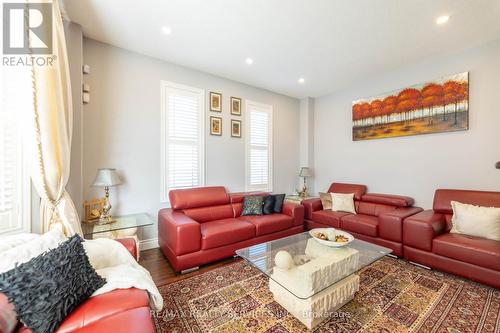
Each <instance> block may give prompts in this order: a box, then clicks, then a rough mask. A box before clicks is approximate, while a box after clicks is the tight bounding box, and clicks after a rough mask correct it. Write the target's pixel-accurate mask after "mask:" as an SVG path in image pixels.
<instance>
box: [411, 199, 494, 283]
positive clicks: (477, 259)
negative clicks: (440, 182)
mask: <svg viewBox="0 0 500 333" xmlns="http://www.w3.org/2000/svg"><path fill="white" fill-rule="evenodd" d="M451 201H458V202H461V203H467V204H472V205H479V206H487V207H500V192H483V191H466V190H444V189H441V190H436V193H435V194H434V205H433V209H431V210H426V211H424V212H421V213H419V214H416V215H413V216H411V217H409V218H407V219H406V221H405V223H404V228H403V241H404V256H405V258H406V259H407V260H409V261H413V262H416V263H419V264H422V265H425V266H429V267H432V268H435V269H439V270H442V271H445V272H449V273H453V274H456V275H460V276H463V277H466V278H468V279H471V280H474V281H478V282H481V283H485V284H489V285H491V286H493V287H495V288H500V242H498V241H494V240H489V239H484V238H479V237H473V236H466V235H460V234H455V233H453V234H452V233H450V232H449V231H450V229H451V226H452V225H451V218H452V216H453V210H452V208H451Z"/></svg>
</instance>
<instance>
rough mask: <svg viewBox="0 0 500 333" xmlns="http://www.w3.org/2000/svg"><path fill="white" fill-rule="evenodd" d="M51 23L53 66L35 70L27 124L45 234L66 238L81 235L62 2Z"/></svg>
mask: <svg viewBox="0 0 500 333" xmlns="http://www.w3.org/2000/svg"><path fill="white" fill-rule="evenodd" d="M27 5H28V7H29V3H28V4H27ZM52 20H53V24H52V27H47V31H44V33H47V34H49V33H52V34H53V55H52V57H53V58H54V61H53V64H52V66H36V65H33V66H32V84H33V87H32V88H33V109H32V112H31V114H30V115H29V117H28V119H27V124H26V125H27V128H28V129H27V131H26V132H27V136H28V140H27V142H28V148H29V151H30V152H31V154H30V155H31V158H32V161H31V179H32V181H33V185H34V187H35V188H36V190H37V192H38V194H39V195H40V198H41V206H40V219H41V221H40V222H41V229H42V233H44V232H47V231H49V230H51V229H53V228H59V229H60V230H62V231H63V232H64V234H66V235H67V236H69V235H72V234H74V233H78V234H80V235H81V234H82V229H81V225H80V219H79V217H78V213H77V211H76V209H75V206H74V204H73V201H72V200H71V197H70V196H69V194H68V193H67V192H66V189H65V188H66V184H67V183H68V177H69V171H70V154H71V136H72V127H73V110H72V100H71V83H70V77H69V66H68V57H67V52H66V40H65V37H64V27H63V22H62V18H61V11H60V8H59V3H58V1H57V0H54V1H53V2H52ZM49 30H50V31H49Z"/></svg>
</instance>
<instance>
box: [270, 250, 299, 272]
mask: <svg viewBox="0 0 500 333" xmlns="http://www.w3.org/2000/svg"><path fill="white" fill-rule="evenodd" d="M274 263H275V264H276V267H278V268H280V269H283V270H289V269H291V268H292V267H294V266H295V264H294V262H293V258H292V256H291V255H290V253H288V252H287V251H279V252H278V253H276V256H275V257H274Z"/></svg>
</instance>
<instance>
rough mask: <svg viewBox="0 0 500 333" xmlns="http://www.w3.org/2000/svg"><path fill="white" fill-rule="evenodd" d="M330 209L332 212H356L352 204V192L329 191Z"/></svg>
mask: <svg viewBox="0 0 500 333" xmlns="http://www.w3.org/2000/svg"><path fill="white" fill-rule="evenodd" d="M330 195H331V196H332V210H333V211H334V212H346V213H352V214H356V207H355V206H354V193H348V194H345V193H331V194H330Z"/></svg>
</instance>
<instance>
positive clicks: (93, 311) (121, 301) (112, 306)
mask: <svg viewBox="0 0 500 333" xmlns="http://www.w3.org/2000/svg"><path fill="white" fill-rule="evenodd" d="M147 306H149V296H148V292H147V291H146V290H142V289H136V288H129V289H115V290H112V291H110V292H107V293H104V294H101V295H97V296H94V297H91V298H89V299H87V300H86V301H85V302H83V303H82V304H80V306H79V307H78V308H76V310H75V311H73V312H72V313H70V314H69V316H67V317H66V318H65V319H64V321H63V322H62V324H61V326H60V327H59V331H62V332H70V331H73V330H76V329H79V328H81V327H84V326H86V325H89V324H91V323H93V322H96V321H99V320H101V319H103V318H105V317H109V316H112V315H115V314H117V313H121V312H124V311H128V310H131V309H136V308H141V307H147Z"/></svg>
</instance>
